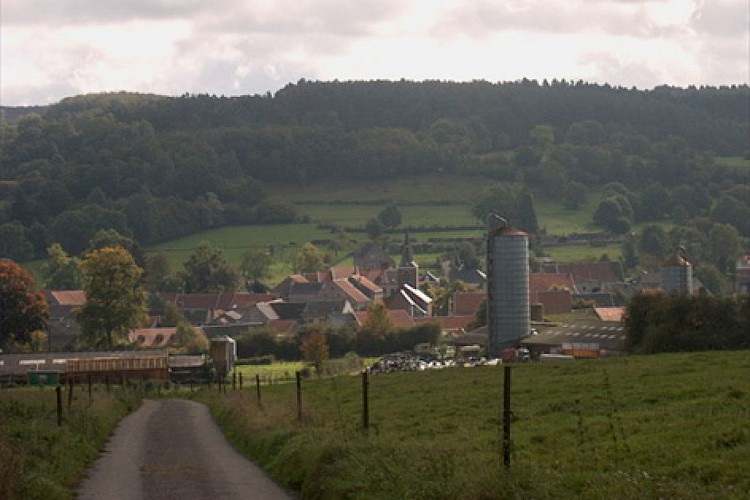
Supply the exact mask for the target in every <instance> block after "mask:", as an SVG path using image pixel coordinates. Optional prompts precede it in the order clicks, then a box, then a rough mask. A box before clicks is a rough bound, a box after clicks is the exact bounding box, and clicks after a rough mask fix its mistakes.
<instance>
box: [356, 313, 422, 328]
mask: <svg viewBox="0 0 750 500" xmlns="http://www.w3.org/2000/svg"><path fill="white" fill-rule="evenodd" d="M386 312H387V314H388V321H389V322H390V323H391V325H392V326H393V327H394V328H412V327H414V324H415V323H414V319H413V318H412V317H411V316H409V314H408V313H407V312H406V311H404V310H403V309H395V310H394V309H386ZM353 315H354V321H355V323H356V324H357V326H362V325H364V324H365V323H366V322H367V311H356V312H354V313H353Z"/></svg>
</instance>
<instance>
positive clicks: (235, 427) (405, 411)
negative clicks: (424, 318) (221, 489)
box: [197, 351, 750, 499]
mask: <svg viewBox="0 0 750 500" xmlns="http://www.w3.org/2000/svg"><path fill="white" fill-rule="evenodd" d="M748 375H750V352H748V351H743V352H714V353H693V354H677V355H660V356H650V357H628V358H612V359H608V360H594V361H579V362H574V363H558V364H555V363H550V364H530V365H518V366H515V367H514V368H513V431H512V466H511V468H510V469H504V468H503V467H502V466H501V465H500V464H501V452H500V445H499V443H500V438H501V434H502V427H501V419H500V416H501V408H500V406H501V400H502V369H501V368H499V367H481V368H471V369H468V368H465V369H446V370H440V371H428V372H415V373H394V374H388V375H380V376H373V377H371V378H370V422H371V427H370V430H369V432H364V431H363V430H362V429H361V422H362V416H361V400H362V396H361V391H360V379H359V377H339V378H328V379H306V380H304V381H303V389H302V399H303V418H302V420H301V421H298V420H297V409H296V398H295V393H294V391H295V385H294V384H285V385H274V386H268V387H265V388H264V390H263V402H262V406H259V405H258V402H257V400H256V399H255V397H254V394H253V393H252V392H251V391H236V392H230V393H229V394H226V395H224V394H217V393H215V392H211V391H203V392H200V393H197V397H198V399H200V400H201V401H203V402H205V403H207V404H208V405H209V406H210V407H211V409H212V413H213V415H214V418H215V419H216V420H217V421H218V422H219V424H220V425H221V426H222V428H223V429H224V431H225V433H226V435H227V436H228V438H229V439H230V441H231V442H233V444H234V445H235V446H236V447H237V448H238V449H239V450H240V451H241V452H243V453H245V454H246V455H248V456H249V457H251V458H252V459H254V460H255V461H256V462H258V463H259V464H260V465H261V466H263V467H264V468H265V469H266V470H268V471H269V472H270V473H271V474H272V475H273V476H274V477H275V478H276V479H277V480H278V481H280V482H282V483H284V484H286V485H287V486H290V487H292V488H294V489H296V490H298V491H299V492H300V494H301V496H302V497H303V498H472V499H473V498H572V497H575V498H604V497H608V498H636V497H647V498H747V496H748V494H749V493H750V476H748V475H747V470H748V469H749V468H750V430H749V429H748V426H747V419H748V415H749V412H750V404H749V403H748V396H749V395H750V393H749V392H748V389H747V387H746V383H745V382H746V381H747V380H748Z"/></svg>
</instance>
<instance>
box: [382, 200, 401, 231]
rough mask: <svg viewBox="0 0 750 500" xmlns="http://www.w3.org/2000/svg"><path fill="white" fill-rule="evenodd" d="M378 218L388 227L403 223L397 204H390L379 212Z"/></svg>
mask: <svg viewBox="0 0 750 500" xmlns="http://www.w3.org/2000/svg"><path fill="white" fill-rule="evenodd" d="M378 220H379V221H380V222H381V223H383V225H384V226H385V227H387V228H388V229H393V228H395V227H397V226H399V225H400V224H401V212H400V211H399V210H398V208H397V207H396V205H388V206H387V207H385V208H384V209H383V210H381V211H380V212H378Z"/></svg>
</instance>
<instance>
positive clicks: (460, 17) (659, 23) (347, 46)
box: [0, 0, 750, 106]
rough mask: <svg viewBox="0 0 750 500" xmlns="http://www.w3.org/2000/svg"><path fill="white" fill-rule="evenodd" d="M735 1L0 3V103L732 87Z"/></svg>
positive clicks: (738, 73)
mask: <svg viewBox="0 0 750 500" xmlns="http://www.w3.org/2000/svg"><path fill="white" fill-rule="evenodd" d="M748 3H749V2H748V0H378V1H375V0H296V1H294V0H210V1H208V0H2V2H0V30H1V31H0V47H1V53H0V56H1V58H2V59H1V60H0V104H2V105H4V106H26V105H44V104H50V103H54V102H58V101H59V100H61V99H63V98H65V97H69V96H74V95H79V94H87V93H92V92H114V91H130V92H141V93H154V94H162V95H182V94H185V93H190V94H215V95H225V96H234V95H247V94H265V93H266V92H271V93H272V94H273V93H275V92H276V91H277V90H279V89H281V88H283V87H284V86H286V85H287V84H289V83H294V82H297V81H299V80H300V79H303V78H304V79H306V80H323V81H330V80H339V81H347V80H374V79H384V80H399V79H402V78H404V79H407V80H415V81H422V80H451V81H471V80H486V81H489V82H501V81H513V80H519V79H522V78H529V79H536V80H539V81H542V80H543V79H545V78H546V79H548V80H550V81H551V80H552V79H555V78H556V79H566V80H575V81H578V80H584V81H587V82H592V83H609V84H611V85H619V86H625V87H637V88H639V89H650V88H653V87H655V86H657V85H674V86H680V87H687V86H689V85H696V86H700V85H712V86H718V85H732V84H744V83H748V80H749V79H750V77H749V72H750V38H749V34H748V31H749V30H750V28H749V26H750V18H749V17H748Z"/></svg>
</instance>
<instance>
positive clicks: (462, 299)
mask: <svg viewBox="0 0 750 500" xmlns="http://www.w3.org/2000/svg"><path fill="white" fill-rule="evenodd" d="M486 298H487V293H486V292H456V293H454V294H453V302H452V304H451V309H450V311H451V315H452V316H471V317H472V318H473V317H474V316H476V314H477V311H478V310H479V306H480V305H481V303H482V301H483V300H484V299H486Z"/></svg>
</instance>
